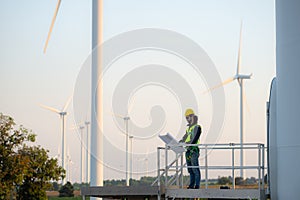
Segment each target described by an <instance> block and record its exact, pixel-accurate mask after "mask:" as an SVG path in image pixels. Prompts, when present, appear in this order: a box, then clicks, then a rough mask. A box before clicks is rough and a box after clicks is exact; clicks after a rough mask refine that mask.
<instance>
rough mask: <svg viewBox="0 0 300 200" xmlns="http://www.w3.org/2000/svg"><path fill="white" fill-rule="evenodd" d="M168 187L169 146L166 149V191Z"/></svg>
mask: <svg viewBox="0 0 300 200" xmlns="http://www.w3.org/2000/svg"><path fill="white" fill-rule="evenodd" d="M167 187H168V145H166V147H165V189H167Z"/></svg>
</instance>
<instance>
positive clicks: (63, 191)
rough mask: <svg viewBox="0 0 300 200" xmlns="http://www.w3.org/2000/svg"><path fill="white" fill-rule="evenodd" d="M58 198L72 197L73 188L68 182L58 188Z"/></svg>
mask: <svg viewBox="0 0 300 200" xmlns="http://www.w3.org/2000/svg"><path fill="white" fill-rule="evenodd" d="M59 196H60V197H74V187H73V185H72V184H71V183H70V182H69V181H68V182H67V183H66V184H65V185H63V186H62V187H61V188H60V190H59Z"/></svg>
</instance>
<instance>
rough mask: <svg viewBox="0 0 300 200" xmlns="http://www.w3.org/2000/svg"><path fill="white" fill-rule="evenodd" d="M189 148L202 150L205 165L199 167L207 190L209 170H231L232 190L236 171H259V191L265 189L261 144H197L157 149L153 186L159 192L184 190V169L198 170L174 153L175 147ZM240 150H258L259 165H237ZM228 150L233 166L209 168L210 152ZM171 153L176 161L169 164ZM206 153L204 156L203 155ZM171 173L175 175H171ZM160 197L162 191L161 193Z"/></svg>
mask: <svg viewBox="0 0 300 200" xmlns="http://www.w3.org/2000/svg"><path fill="white" fill-rule="evenodd" d="M188 146H198V148H199V149H200V152H201V153H200V154H201V156H204V165H201V164H200V166H199V168H200V170H204V174H205V189H207V188H208V172H209V170H231V176H232V189H235V188H236V186H235V171H236V170H250V169H251V170H257V177H258V190H261V189H264V188H265V185H264V174H265V169H266V168H265V150H266V149H265V146H264V144H260V143H245V144H243V145H240V144H238V143H229V144H198V145H197V144H196V145H188V144H180V145H166V146H165V147H158V148H157V179H156V181H155V182H154V183H153V184H152V185H154V184H156V183H157V185H158V188H159V190H161V188H162V189H164V190H167V189H168V188H170V187H171V186H173V185H175V186H177V188H183V186H184V183H183V169H184V168H198V167H196V166H193V167H191V166H186V163H185V161H184V159H183V154H184V152H182V153H178V154H176V153H174V152H173V151H172V149H173V147H184V148H186V147H188ZM240 149H244V150H256V151H257V164H256V165H246V166H245V165H244V166H243V167H241V166H239V165H236V164H235V162H236V159H235V157H236V156H235V154H236V152H237V151H238V152H240V151H239V150H240ZM219 150H226V151H231V165H220V166H216V165H213V166H209V165H208V163H209V152H210V151H219ZM161 151H164V157H165V158H164V162H165V163H164V167H163V168H162V166H161ZM170 151H172V152H173V154H175V159H174V160H172V161H171V162H170V163H169V154H170ZM203 151H204V155H203ZM171 172H173V174H172V175H171ZM159 196H160V191H159Z"/></svg>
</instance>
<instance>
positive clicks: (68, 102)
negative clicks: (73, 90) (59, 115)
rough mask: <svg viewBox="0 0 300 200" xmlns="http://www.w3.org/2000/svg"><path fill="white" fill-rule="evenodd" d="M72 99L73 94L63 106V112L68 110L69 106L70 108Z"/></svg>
mask: <svg viewBox="0 0 300 200" xmlns="http://www.w3.org/2000/svg"><path fill="white" fill-rule="evenodd" d="M71 100H72V95H71V96H70V97H69V98H68V100H67V102H66V104H65V106H64V107H63V109H62V111H63V112H65V111H66V110H67V108H68V106H69V104H70V102H71Z"/></svg>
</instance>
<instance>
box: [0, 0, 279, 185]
mask: <svg viewBox="0 0 300 200" xmlns="http://www.w3.org/2000/svg"><path fill="white" fill-rule="evenodd" d="M91 2H92V1H91V0H63V1H62V3H61V7H60V10H59V13H58V16H57V20H56V23H55V26H54V30H53V33H52V37H51V39H50V42H49V46H48V50H47V53H46V54H43V45H44V43H45V40H46V36H47V32H48V30H49V26H50V23H51V20H52V16H53V13H54V9H55V6H56V3H57V2H56V0H45V1H33V0H27V1H22V0H1V1H0V27H1V33H0V36H1V37H0V44H1V48H0V66H1V68H0V70H1V71H0V81H1V83H0V91H1V100H0V112H2V113H3V114H7V115H10V116H12V117H13V118H14V119H15V120H16V122H17V124H22V125H24V126H25V127H27V128H29V129H32V130H33V131H34V132H35V133H36V134H37V144H39V145H42V146H43V147H45V148H46V149H49V150H50V155H51V156H56V155H57V154H58V151H60V150H58V149H59V148H60V147H61V134H60V119H59V117H58V115H57V114H54V113H51V112H49V111H47V110H44V109H42V108H40V107H39V104H45V105H48V106H52V107H55V108H58V109H61V108H62V107H63V105H64V104H65V102H66V101H67V99H68V98H69V96H70V95H71V94H72V92H73V91H74V90H75V89H74V88H75V85H76V82H77V77H78V74H79V72H80V70H81V69H82V66H83V64H84V62H85V60H86V59H87V58H88V56H89V55H90V52H91ZM274 4H275V3H274V1H272V0H263V1H262V0H210V1H204V0H189V1H183V0H165V1H161V0H152V1H148V0H128V1H124V0H104V8H103V10H104V27H103V28H104V30H103V31H104V40H108V39H110V38H112V37H114V36H116V35H118V34H121V33H124V32H127V31H131V30H136V29H140V28H159V29H167V30H171V31H175V32H177V33H179V34H182V35H185V36H186V37H188V38H190V39H191V40H193V41H194V42H196V43H197V44H198V45H199V46H201V47H202V48H203V49H204V51H205V52H206V53H207V54H208V56H209V57H210V58H211V60H212V61H213V63H214V65H215V66H216V69H217V71H218V73H219V75H220V77H221V79H222V80H226V79H228V78H229V77H232V76H234V75H235V72H236V60H237V50H238V41H239V29H240V22H241V20H243V46H242V61H241V72H242V73H245V74H250V73H253V77H252V79H251V80H246V81H245V84H244V85H245V92H246V96H247V105H248V108H245V142H251V143H253V142H259V143H266V117H265V116H266V114H265V110H266V107H265V105H266V101H267V100H268V96H269V94H268V93H269V87H270V82H271V80H272V78H273V77H274V76H275V64H276V63H275V5H274ZM160 56H161V55H160ZM137 57H139V55H135V57H134V56H133V57H132V58H131V60H135V58H137ZM129 60H130V59H129ZM123 62H129V61H128V60H127V61H123ZM178 62H180V61H178ZM130 64H132V63H130ZM130 64H129V65H130ZM117 66H118V63H116V65H115V69H112V70H111V71H110V73H112V74H113V73H120V74H121V73H126V72H127V71H128V70H129V69H127V68H124V69H122V71H121V72H120V71H119V70H118V68H117ZM126 70H127V71H126ZM120 76H121V75H120ZM183 76H185V77H186V76H187V77H189V76H190V77H191V79H193V78H195V79H197V77H193V75H192V72H186V73H185V74H183ZM118 78H120V77H119V76H115V80H114V81H115V82H116V83H117V82H118ZM195 83H199V90H198V91H199V94H197V89H196V87H197V85H195V88H193V90H194V91H195V95H196V96H197V100H198V103H199V104H200V108H199V110H200V112H201V111H202V112H201V113H198V114H199V116H200V123H201V124H202V125H203V129H204V132H203V135H202V136H201V137H202V138H205V130H207V129H208V128H207V127H209V125H210V124H209V123H210V117H211V108H210V107H211V105H208V106H207V104H206V102H208V104H209V98H210V95H209V94H208V96H203V94H202V93H203V91H204V90H205V89H207V88H205V87H204V85H201V84H203V81H202V80H201V79H200V80H196V81H195ZM108 87H109V88H110V87H111V88H112V89H113V88H114V86H113V85H109V86H108ZM203 87H204V88H203ZM144 89H145V91H143V90H139V91H138V92H137V93H136V97H135V99H136V100H135V101H136V104H135V105H134V106H133V108H132V116H131V118H132V120H131V121H132V123H136V124H140V125H141V126H146V125H148V124H149V123H151V120H150V121H149V113H148V111H149V112H150V109H151V107H152V106H153V105H156V104H161V107H162V108H165V109H166V111H168V110H170V109H171V110H172V109H173V108H174V106H175V107H176V105H177V104H176V102H170V103H166V102H156V99H153V98H151V97H152V96H151V95H150V96H147V95H149V93H150V94H151V93H152V94H165V93H164V91H163V89H161V88H159V87H152V88H148V90H147V88H144ZM149 91H151V92H149ZM224 91H225V106H226V113H225V117H226V118H225V121H224V126H223V131H222V132H221V133H220V137H219V140H218V142H219V143H230V142H239V100H240V99H239V86H238V84H237V83H236V82H234V83H231V84H228V85H226V86H225V87H224ZM164 98H165V99H168V98H170V99H172V98H173V97H172V95H170V94H166V96H165V97H164ZM104 101H106V102H108V103H110V101H111V100H110V99H109V94H107V96H105V94H104ZM206 107H209V108H207V109H206ZM141 108H143V109H145V110H142V109H141ZM109 110H110V109H109V108H108V111H109ZM175 110H176V109H175ZM73 111H74V110H73V106H70V108H69V109H68V112H69V115H68V120H67V146H68V147H69V152H70V153H69V154H70V157H71V159H72V162H73V165H72V166H71V169H72V174H71V181H78V180H79V174H80V169H79V168H80V138H79V134H78V133H76V132H75V131H74V130H70V128H71V127H72V126H73V125H74V123H75V122H74V118H76V117H74V114H73ZM174 113H176V114H178V116H176V114H175V115H172V116H168V115H166V124H165V127H164V128H163V130H162V134H164V133H165V132H174V127H173V126H175V125H173V124H175V123H177V122H178V120H179V121H180V120H182V118H183V116H181V115H180V112H178V110H177V111H174ZM120 114H121V113H120ZM85 115H86V114H85ZM104 115H105V117H108V118H109V117H111V116H110V114H107V113H106V114H105V113H104ZM85 118H86V116H82V120H85ZM77 120H78V119H77ZM109 120H110V121H111V119H107V121H108V122H109ZM168 120H169V121H168ZM113 122H114V121H111V123H113ZM104 126H105V127H107V132H110V133H113V134H118V135H119V136H120V137H119V138H118V141H116V142H117V144H115V145H116V146H118V147H119V150H120V151H122V149H123V150H124V148H125V140H124V138H125V137H124V135H122V134H121V133H120V130H119V129H118V128H117V125H116V124H105V125H104ZM119 126H120V125H119ZM129 126H130V125H129ZM108 135H111V134H108ZM174 135H176V136H177V138H179V137H180V136H182V135H183V133H182V134H181V133H174ZM122 138H123V139H122ZM147 142H148V143H147ZM204 142H205V140H204ZM133 143H134V144H133V151H134V152H136V154H141V156H139V155H136V156H135V155H134V157H133V163H134V166H133V171H134V172H144V173H143V174H134V175H133V178H137V177H139V176H141V175H146V168H147V167H146V161H145V160H146V159H145V158H146V155H147V153H149V162H148V164H149V166H148V169H149V170H152V171H153V170H154V169H155V167H156V157H155V156H156V154H155V150H156V147H157V146H159V145H162V143H161V142H160V141H159V140H158V139H157V141H156V140H155V141H147V140H145V141H140V140H133ZM123 155H125V154H122V155H120V154H118V153H116V154H114V155H111V157H114V158H116V159H115V160H110V161H108V160H106V161H104V162H107V163H108V165H109V166H110V167H111V168H108V167H106V168H105V171H104V172H105V177H104V178H105V179H111V178H117V179H122V178H125V174H124V173H123V172H122V170H124V169H125V158H124V156H123ZM218 158H221V156H220V155H215V157H214V158H213V159H215V160H218ZM250 161H252V160H251V159H249V162H250ZM201 162H202V161H201V160H200V164H201ZM247 162H248V159H247V161H246V163H247ZM112 168H117V169H114V170H113V169H112ZM222 173H223V172H222ZM225 174H226V173H225ZM228 174H229V172H228ZM249 174H250V175H255V173H249ZM151 175H155V173H152V174H151ZM217 175H218V174H215V173H214V174H211V176H212V177H216V176H217Z"/></svg>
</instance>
